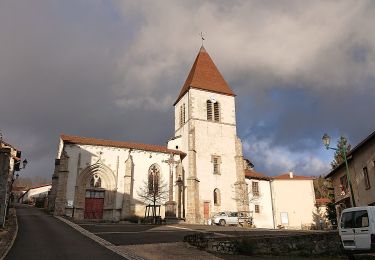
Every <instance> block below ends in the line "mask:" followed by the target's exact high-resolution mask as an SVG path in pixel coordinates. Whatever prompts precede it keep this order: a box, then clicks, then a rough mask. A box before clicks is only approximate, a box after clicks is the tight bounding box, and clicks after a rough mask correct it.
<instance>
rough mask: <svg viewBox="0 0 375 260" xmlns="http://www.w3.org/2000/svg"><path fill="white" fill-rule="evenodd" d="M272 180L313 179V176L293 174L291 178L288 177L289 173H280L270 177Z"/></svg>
mask: <svg viewBox="0 0 375 260" xmlns="http://www.w3.org/2000/svg"><path fill="white" fill-rule="evenodd" d="M272 179H274V180H313V179H314V178H313V177H311V176H299V175H295V174H293V178H290V175H289V173H285V174H281V175H278V176H275V177H272Z"/></svg>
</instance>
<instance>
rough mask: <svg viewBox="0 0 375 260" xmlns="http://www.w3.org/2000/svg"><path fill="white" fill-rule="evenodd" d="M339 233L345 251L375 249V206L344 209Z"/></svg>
mask: <svg viewBox="0 0 375 260" xmlns="http://www.w3.org/2000/svg"><path fill="white" fill-rule="evenodd" d="M339 234H340V237H341V242H342V245H343V247H344V249H345V251H347V252H348V251H349V252H356V251H375V207H374V206H367V207H354V208H347V209H344V210H343V212H342V213H341V217H340V226H339Z"/></svg>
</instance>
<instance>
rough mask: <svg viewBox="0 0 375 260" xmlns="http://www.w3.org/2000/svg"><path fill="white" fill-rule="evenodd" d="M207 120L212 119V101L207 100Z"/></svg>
mask: <svg viewBox="0 0 375 260" xmlns="http://www.w3.org/2000/svg"><path fill="white" fill-rule="evenodd" d="M207 120H208V121H212V102H211V100H207Z"/></svg>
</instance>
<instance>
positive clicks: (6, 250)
mask: <svg viewBox="0 0 375 260" xmlns="http://www.w3.org/2000/svg"><path fill="white" fill-rule="evenodd" d="M13 209H14V218H15V224H16V225H15V226H16V230H15V231H14V234H13V237H12V240H11V241H10V244H9V245H8V247H7V249H5V251H4V253H3V255H2V256H1V257H0V260H4V259H5V257H6V256H7V254H8V253H9V251H10V249H12V247H13V244H14V241H16V238H17V234H18V220H17V211H16V208H13Z"/></svg>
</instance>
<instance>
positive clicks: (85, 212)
mask: <svg viewBox="0 0 375 260" xmlns="http://www.w3.org/2000/svg"><path fill="white" fill-rule="evenodd" d="M115 197H116V178H115V175H114V173H113V172H112V170H111V169H110V168H109V167H108V166H106V165H104V164H103V163H102V162H100V161H98V162H97V163H95V164H93V165H90V166H88V167H87V168H85V169H84V170H83V171H82V172H81V173H80V174H79V175H78V178H77V184H76V192H75V199H74V201H75V213H74V218H75V219H107V220H111V219H112V218H113V210H114V208H115V207H114V204H115V203H114V202H115Z"/></svg>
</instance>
